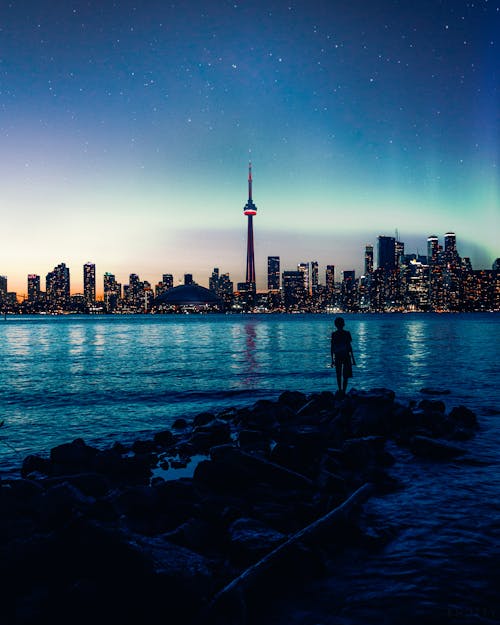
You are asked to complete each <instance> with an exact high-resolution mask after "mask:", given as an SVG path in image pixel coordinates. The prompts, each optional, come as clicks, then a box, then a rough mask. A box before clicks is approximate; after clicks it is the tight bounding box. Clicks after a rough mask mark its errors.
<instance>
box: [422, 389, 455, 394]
mask: <svg viewBox="0 0 500 625" xmlns="http://www.w3.org/2000/svg"><path fill="white" fill-rule="evenodd" d="M420 392H421V393H424V395H449V394H450V393H451V391H449V390H447V389H440V388H421V389H420Z"/></svg>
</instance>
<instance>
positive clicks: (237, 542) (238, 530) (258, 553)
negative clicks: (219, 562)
mask: <svg viewBox="0 0 500 625" xmlns="http://www.w3.org/2000/svg"><path fill="white" fill-rule="evenodd" d="M228 534H229V544H230V558H231V560H232V562H234V563H235V564H237V565H239V566H245V567H246V566H248V565H250V564H252V563H253V562H257V560H259V559H260V558H262V557H263V556H264V555H266V554H267V553H269V552H271V551H272V550H273V549H275V548H276V547H277V546H278V545H279V544H281V543H282V542H284V541H285V540H286V536H285V535H284V534H282V533H281V532H278V531H277V530H275V529H272V528H270V527H268V526H267V525H265V524H264V523H261V522H260V521H256V520H255V519H250V518H240V519H237V520H236V521H234V523H232V524H231V525H230V527H229V528H228Z"/></svg>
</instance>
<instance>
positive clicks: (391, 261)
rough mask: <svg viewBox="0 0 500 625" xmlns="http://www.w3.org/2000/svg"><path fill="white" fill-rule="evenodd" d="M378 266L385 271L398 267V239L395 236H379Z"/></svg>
mask: <svg viewBox="0 0 500 625" xmlns="http://www.w3.org/2000/svg"><path fill="white" fill-rule="evenodd" d="M377 251H378V268H379V269H384V270H385V271H391V270H393V269H396V239H395V238H394V237H385V236H379V237H378V250H377Z"/></svg>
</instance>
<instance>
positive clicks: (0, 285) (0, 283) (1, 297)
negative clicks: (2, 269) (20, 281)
mask: <svg viewBox="0 0 500 625" xmlns="http://www.w3.org/2000/svg"><path fill="white" fill-rule="evenodd" d="M6 299H7V276H0V302H2V301H5V300H6Z"/></svg>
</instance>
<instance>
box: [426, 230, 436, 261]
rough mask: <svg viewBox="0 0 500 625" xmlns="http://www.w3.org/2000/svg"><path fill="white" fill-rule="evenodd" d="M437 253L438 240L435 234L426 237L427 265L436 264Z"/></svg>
mask: <svg viewBox="0 0 500 625" xmlns="http://www.w3.org/2000/svg"><path fill="white" fill-rule="evenodd" d="M438 252H439V239H438V238H437V236H436V235H435V234H431V235H430V236H429V237H427V264H428V265H433V264H435V263H436V262H437V259H438Z"/></svg>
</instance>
